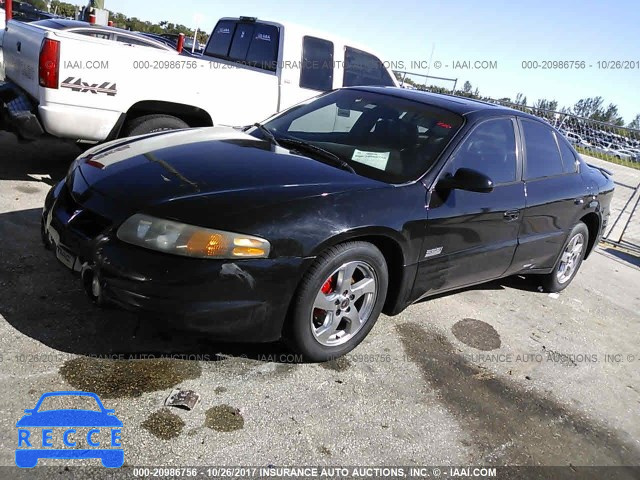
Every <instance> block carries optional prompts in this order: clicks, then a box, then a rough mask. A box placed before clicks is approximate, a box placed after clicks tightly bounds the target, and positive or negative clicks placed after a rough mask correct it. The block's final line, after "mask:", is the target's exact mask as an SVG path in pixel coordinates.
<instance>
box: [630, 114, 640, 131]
mask: <svg viewBox="0 0 640 480" xmlns="http://www.w3.org/2000/svg"><path fill="white" fill-rule="evenodd" d="M627 127H629V128H634V129H636V130H640V113H639V114H638V115H636V118H634V119H633V120H631V122H630V123H629V125H627Z"/></svg>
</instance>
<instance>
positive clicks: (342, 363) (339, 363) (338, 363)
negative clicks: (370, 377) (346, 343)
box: [320, 357, 351, 372]
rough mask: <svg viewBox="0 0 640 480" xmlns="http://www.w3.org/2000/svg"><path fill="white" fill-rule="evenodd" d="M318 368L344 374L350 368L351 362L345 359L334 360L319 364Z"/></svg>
mask: <svg viewBox="0 0 640 480" xmlns="http://www.w3.org/2000/svg"><path fill="white" fill-rule="evenodd" d="M320 366H321V367H322V368H325V369H327V370H334V371H336V372H344V371H346V370H348V369H349V368H351V361H350V360H349V359H348V358H347V357H340V358H335V359H333V360H329V361H328V362H324V363H321V364H320Z"/></svg>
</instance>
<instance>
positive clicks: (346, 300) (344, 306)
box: [340, 298, 351, 310]
mask: <svg viewBox="0 0 640 480" xmlns="http://www.w3.org/2000/svg"><path fill="white" fill-rule="evenodd" d="M350 303H351V300H349V299H348V298H345V299H344V300H342V303H341V304H340V308H342V309H343V310H344V309H345V308H347V307H348V306H349V304H350Z"/></svg>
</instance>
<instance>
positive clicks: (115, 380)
mask: <svg viewBox="0 0 640 480" xmlns="http://www.w3.org/2000/svg"><path fill="white" fill-rule="evenodd" d="M201 373H202V369H201V368H200V365H198V363H196V362H190V361H183V360H171V359H153V360H103V359H95V358H88V357H79V358H74V359H73V360H68V361H66V362H65V363H64V364H63V365H62V367H60V374H61V375H62V376H63V377H64V379H65V380H66V381H67V382H68V383H69V384H71V385H72V386H73V387H74V388H76V389H78V390H84V391H88V392H94V393H97V394H98V395H99V396H100V397H101V398H123V397H139V396H140V395H142V394H143V393H145V392H156V391H158V390H166V389H168V388H171V387H174V386H176V385H177V384H179V383H180V382H183V381H185V380H190V379H195V378H198V377H200V375H201Z"/></svg>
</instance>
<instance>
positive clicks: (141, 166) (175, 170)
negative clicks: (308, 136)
mask: <svg viewBox="0 0 640 480" xmlns="http://www.w3.org/2000/svg"><path fill="white" fill-rule="evenodd" d="M76 168H77V171H79V172H80V173H81V174H82V177H83V178H84V180H85V181H86V183H87V186H88V187H89V188H90V189H93V190H95V191H97V192H98V193H100V194H102V195H104V196H106V197H109V198H111V199H113V200H114V201H116V202H124V203H126V205H127V206H128V207H130V208H131V209H137V210H139V209H142V208H145V207H149V206H153V205H158V204H163V203H166V202H172V201H176V200H184V199H185V198H189V197H199V198H202V197H210V196H220V195H232V196H234V197H237V198H239V197H242V196H243V195H238V194H239V193H243V192H244V193H247V192H251V194H252V196H253V197H256V193H261V194H262V195H261V196H260V197H259V198H260V206H264V205H265V204H269V203H273V202H277V201H285V200H291V199H295V198H304V197H308V196H315V195H321V194H332V193H338V192H342V191H346V190H356V189H366V188H375V187H376V186H383V185H385V184H383V183H380V182H377V181H375V180H371V179H368V178H366V177H362V176H360V175H356V174H352V173H350V172H347V171H344V170H341V169H338V168H336V167H334V166H332V165H328V164H325V163H322V162H319V161H317V160H313V159H310V158H307V157H305V156H301V155H296V154H293V153H292V152H291V151H290V150H287V149H284V148H280V147H274V146H273V145H271V143H270V142H267V141H263V140H260V139H257V138H255V137H253V136H251V135H247V134H245V133H243V132H240V131H238V130H235V129H232V128H221V127H215V128H202V129H190V130H181V131H176V132H170V133H166V132H165V133H162V134H155V135H150V136H145V137H144V138H129V139H125V140H122V141H117V142H112V143H110V144H107V145H105V146H102V147H98V148H94V149H92V150H90V151H88V152H87V154H86V155H84V156H82V157H80V158H79V159H78V160H76ZM75 173H76V172H75V171H74V172H73V173H72V174H71V175H74V174H75ZM244 196H246V195H244ZM256 198H257V197H256ZM240 207H244V208H246V207H247V205H240V204H236V205H228V206H227V207H225V211H226V212H227V213H229V211H228V209H233V208H240Z"/></svg>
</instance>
